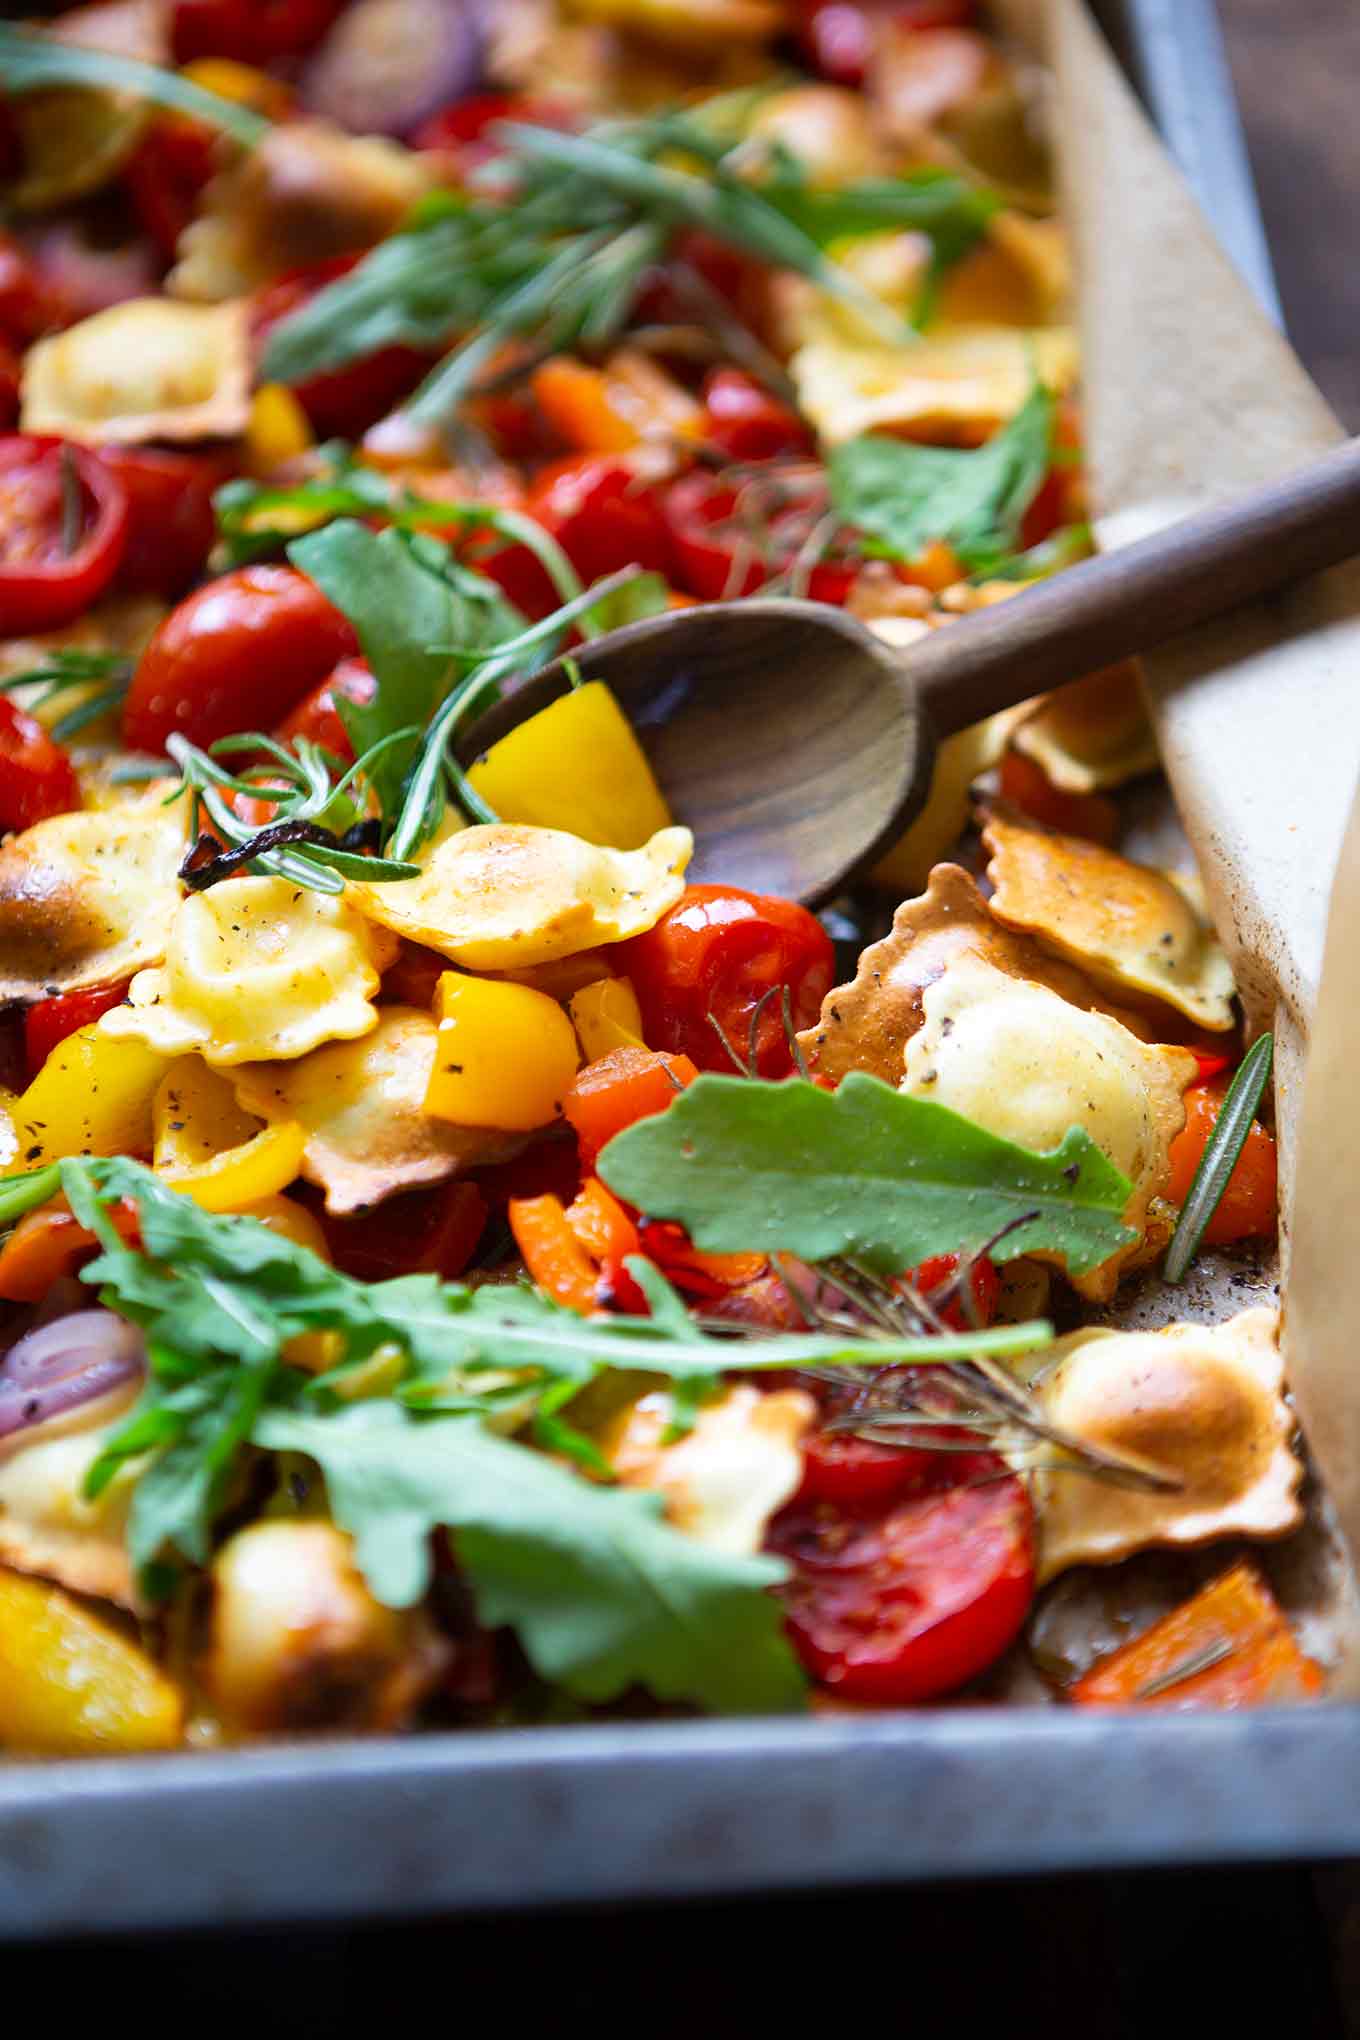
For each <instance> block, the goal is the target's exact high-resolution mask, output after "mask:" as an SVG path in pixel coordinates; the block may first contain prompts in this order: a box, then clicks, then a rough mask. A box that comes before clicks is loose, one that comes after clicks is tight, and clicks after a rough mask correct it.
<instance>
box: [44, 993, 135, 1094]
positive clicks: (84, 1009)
mask: <svg viewBox="0 0 1360 2040" xmlns="http://www.w3.org/2000/svg"><path fill="white" fill-rule="evenodd" d="M128 982H129V980H128V979H127V978H120V979H119V980H118V983H117V984H116V985H94V986H92V987H91V988H90V990H89V991H88V992H61V993H59V994H58V996H57V997H56V998H55V999H39V1000H38V1002H37V1004H36V1005H33V1006H30V1007H29V1009H28V1011H27V1012H26V1013H25V1015H24V1060H25V1061H26V1063H27V1064H28V1074H29V1076H30V1078H32V1077H36V1076H37V1074H38V1071H39V1070H40V1069H41V1068H42V1066H43V1064H44V1063H45V1062H46V1061H47V1058H48V1056H49V1055H51V1053H52V1051H53V1049H54V1048H55V1047H56V1046H57V1043H58V1042H60V1041H65V1039H66V1037H67V1035H68V1034H74V1033H75V1031H76V1029H77V1028H78V1027H88V1026H90V1024H91V1023H92V1022H93V1021H95V1020H97V1019H98V1018H99V1017H100V1015H101V1014H102V1013H108V1012H111V1011H112V1009H113V1007H115V1006H121V1005H122V1003H123V1001H124V999H125V998H126V997H127V988H128Z"/></svg>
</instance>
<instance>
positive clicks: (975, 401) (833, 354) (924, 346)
mask: <svg viewBox="0 0 1360 2040" xmlns="http://www.w3.org/2000/svg"><path fill="white" fill-rule="evenodd" d="M789 372H790V374H791V375H792V377H793V380H794V385H795V387H796V389H797V392H798V402H799V405H800V407H801V409H802V410H803V411H804V412H805V413H806V415H807V417H808V418H809V419H810V420H811V422H812V424H813V425H814V426H815V427H816V430H817V433H818V435H819V437H820V438H821V439H822V440H823V441H824V442H825V443H826V444H827V445H831V446H834V445H836V444H838V443H839V442H840V441H841V440H843V439H853V438H854V437H855V436H856V434H857V433H860V432H896V433H901V434H902V435H903V436H905V437H907V438H912V439H916V438H921V439H925V438H941V439H949V438H950V437H954V438H958V439H962V440H964V441H966V442H968V443H972V442H973V441H975V440H976V439H977V437H978V436H979V435H980V434H985V433H990V432H993V431H995V429H996V428H997V427H998V426H999V425H1003V424H1005V423H1006V421H1007V420H1008V419H1010V418H1013V417H1014V416H1015V413H1016V412H1017V411H1018V410H1019V409H1020V406H1021V405H1022V404H1023V403H1024V401H1025V398H1026V397H1027V396H1028V395H1029V392H1030V389H1031V387H1032V386H1033V380H1034V377H1035V376H1036V375H1038V376H1039V377H1040V378H1041V380H1042V381H1043V382H1044V383H1045V384H1046V385H1047V387H1048V388H1049V389H1051V390H1054V391H1057V392H1061V391H1064V390H1067V389H1069V388H1070V387H1071V386H1072V384H1073V383H1074V382H1075V380H1076V374H1077V343H1076V336H1075V335H1074V334H1073V333H1072V331H1071V329H1070V328H1068V327H1066V326H1049V327H1040V328H1037V329H1035V330H1033V331H1022V330H1021V329H1020V328H1018V327H1009V326H994V327H992V326H978V327H970V328H967V329H965V330H963V331H959V332H954V333H949V334H947V335H943V336H941V337H938V338H937V337H927V338H925V339H922V340H918V341H916V342H915V344H914V345H911V346H902V347H894V346H890V345H886V344H882V343H880V344H874V343H872V342H870V341H868V340H850V339H846V338H843V337H842V336H841V335H840V334H838V333H837V332H836V331H835V330H834V329H833V328H832V327H831V326H830V324H829V322H828V321H827V319H826V318H825V316H824V315H819V316H818V318H817V320H816V321H815V322H814V323H812V324H811V325H810V330H809V331H808V336H807V338H806V339H805V340H804V341H803V344H802V345H801V346H800V347H799V348H798V349H797V351H796V353H795V354H794V356H793V359H792V360H791V361H790V363H789Z"/></svg>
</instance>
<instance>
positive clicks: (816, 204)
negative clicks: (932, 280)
mask: <svg viewBox="0 0 1360 2040" xmlns="http://www.w3.org/2000/svg"><path fill="white" fill-rule="evenodd" d="M756 189H757V190H758V191H759V192H760V195H761V197H762V198H765V199H767V200H768V201H769V203H770V204H771V205H773V206H777V207H778V209H779V211H780V212H781V213H783V214H784V217H785V218H786V219H789V220H792V222H793V223H794V225H795V226H797V227H799V228H801V230H802V232H803V233H805V234H806V235H807V237H808V239H809V240H810V241H815V242H816V244H817V246H818V247H819V248H826V247H829V246H830V245H831V244H832V243H833V242H835V241H849V240H854V239H856V238H858V237H860V236H863V235H866V234H881V233H884V232H886V231H888V230H889V229H891V228H893V227H899V228H904V229H914V230H915V231H916V232H917V233H922V234H927V235H929V237H930V240H931V243H932V248H933V259H932V267H933V268H934V269H935V270H936V271H943V270H944V269H947V268H949V267H951V266H952V265H953V264H954V263H955V262H957V261H959V260H960V259H961V258H962V257H963V256H964V255H966V254H967V253H968V250H969V249H970V248H971V247H973V246H974V245H975V244H976V242H977V241H978V240H979V239H980V238H981V236H982V235H983V234H984V233H985V232H986V229H987V222H988V220H989V219H990V218H991V217H992V215H993V214H994V213H995V212H997V211H998V210H999V208H1000V204H1001V201H1000V199H999V198H997V197H996V196H995V195H994V194H993V193H991V192H988V191H983V190H980V189H979V188H978V187H977V186H976V185H974V184H969V183H967V182H966V180H965V179H964V178H962V177H956V176H954V175H953V173H952V172H951V171H948V170H913V171H911V172H910V173H908V174H907V175H905V176H902V177H874V178H867V179H865V180H863V181H862V182H860V183H857V184H845V185H841V186H839V187H826V186H822V185H812V184H809V182H808V180H807V176H806V174H805V172H804V170H803V166H802V164H801V163H800V162H799V160H798V158H797V157H795V156H793V155H791V154H789V153H787V152H781V154H780V156H779V157H778V158H776V161H775V165H774V174H773V175H772V176H769V177H763V178H761V179H760V180H759V182H758V183H757V185H756Z"/></svg>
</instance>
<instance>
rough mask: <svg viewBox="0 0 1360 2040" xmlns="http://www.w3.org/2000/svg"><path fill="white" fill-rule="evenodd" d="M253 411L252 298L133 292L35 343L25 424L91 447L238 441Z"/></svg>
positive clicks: (27, 364)
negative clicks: (180, 299) (211, 299)
mask: <svg viewBox="0 0 1360 2040" xmlns="http://www.w3.org/2000/svg"><path fill="white" fill-rule="evenodd" d="M249 416H250V358H249V346H248V338H247V310H246V306H245V304H244V302H240V303H235V304H223V305H176V304H171V303H170V302H169V301H168V300H167V299H165V298H160V297H148V298H133V299H131V300H130V301H129V302H128V303H127V304H121V305H113V306H111V307H110V308H109V310H108V311H104V312H96V313H95V314H94V316H93V317H92V318H89V319H82V320H81V321H80V322H79V324H78V325H75V326H68V327H67V329H66V331H65V332H63V333H54V334H52V335H51V336H50V337H49V338H48V339H46V340H39V341H38V342H36V344H35V345H34V346H32V347H31V348H30V349H29V351H28V354H27V355H26V357H25V359H24V373H23V404H22V415H21V424H22V428H23V430H24V431H25V432H52V433H57V434H59V435H60V436H61V437H62V438H64V439H76V440H83V441H85V442H86V443H87V444H88V445H92V446H99V445H114V444H136V443H137V442H140V441H142V440H148V439H157V440H160V439H175V440H178V439H234V438H236V437H238V436H239V435H240V434H241V433H242V432H244V431H245V428H246V423H247V420H248V419H249Z"/></svg>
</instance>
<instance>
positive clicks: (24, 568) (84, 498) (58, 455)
mask: <svg viewBox="0 0 1360 2040" xmlns="http://www.w3.org/2000/svg"><path fill="white" fill-rule="evenodd" d="M127 528H128V501H127V495H126V493H125V491H124V489H123V486H122V484H121V482H120V481H119V480H118V478H117V476H116V475H115V474H114V473H113V471H112V469H110V468H108V467H106V466H105V464H104V462H103V461H101V460H100V458H99V456H98V455H97V454H95V453H92V452H90V451H89V449H88V448H86V447H83V446H71V445H69V444H67V443H66V442H65V441H63V440H60V439H41V438H35V437H33V436H32V435H31V434H27V433H15V434H14V435H13V436H11V437H10V438H8V439H0V637H26V636H28V635H30V634H31V633H32V632H34V631H44V630H60V628H61V626H62V625H63V624H64V623H71V622H74V620H75V618H76V617H78V616H79V615H81V614H82V612H83V611H85V610H86V609H88V608H89V607H90V604H91V603H92V602H94V601H95V600H96V599H97V598H98V597H99V596H100V595H102V594H103V592H104V590H105V589H106V588H107V587H108V585H109V583H110V581H112V579H113V577H114V575H115V574H116V573H117V571H118V566H119V562H120V561H121V559H122V557H123V549H124V547H125V545H126V543H127Z"/></svg>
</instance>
